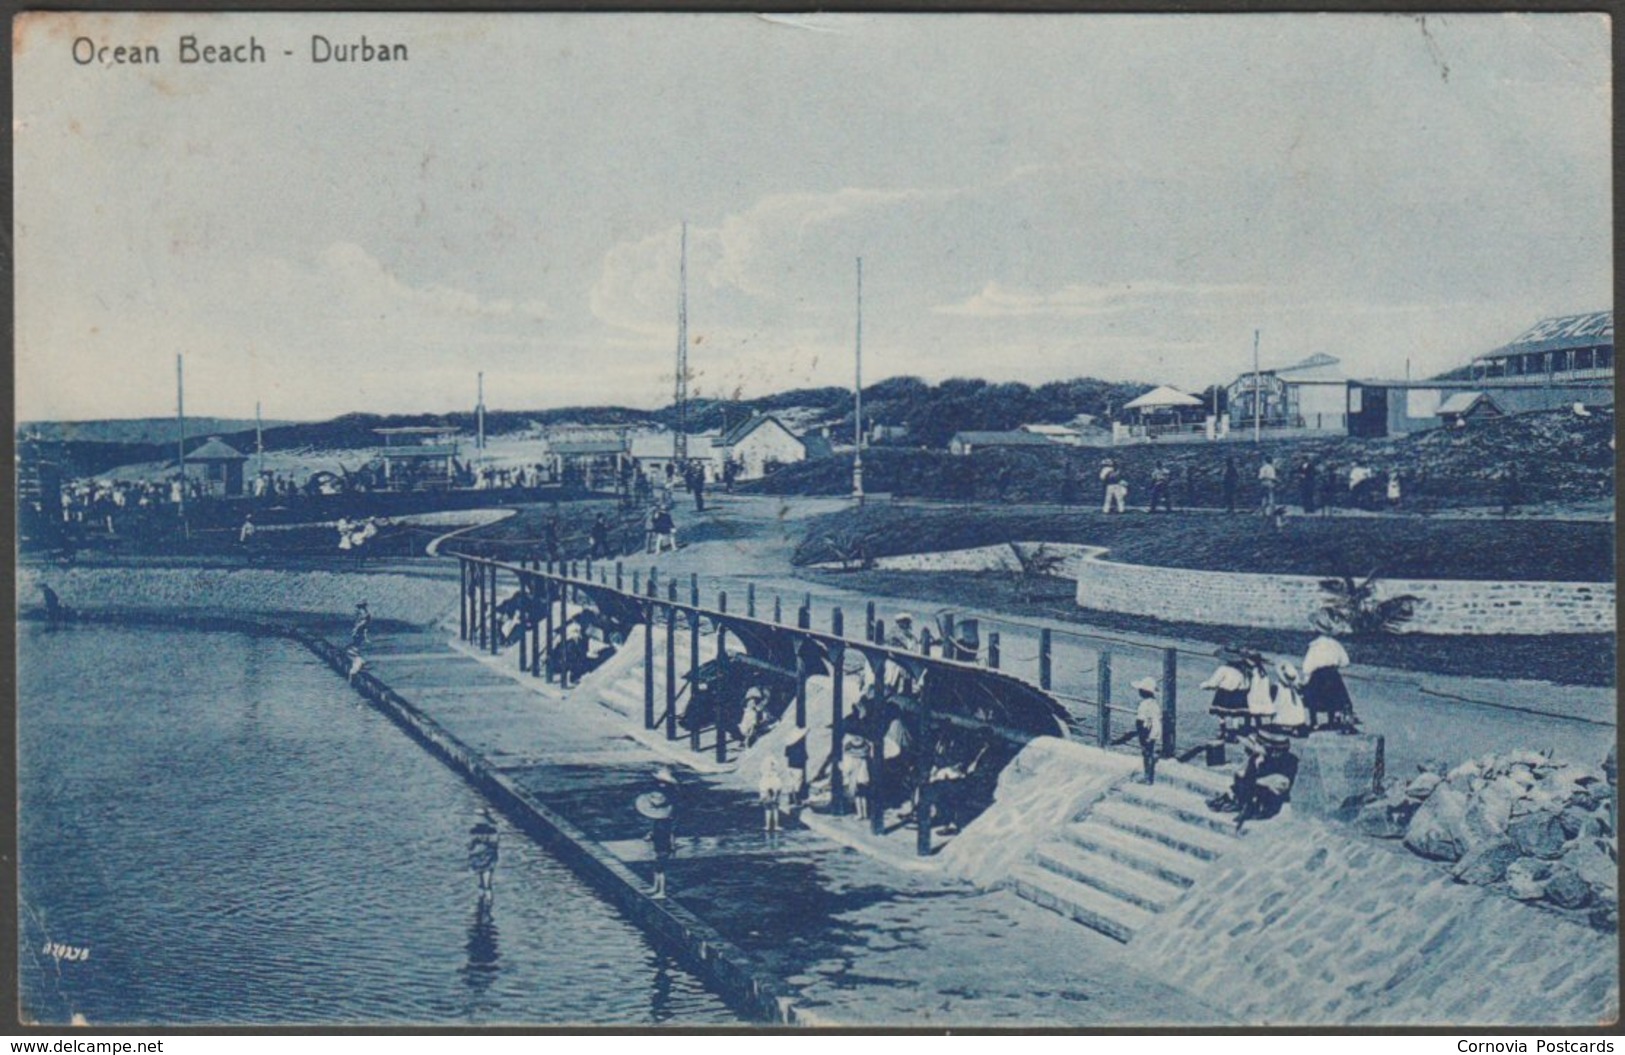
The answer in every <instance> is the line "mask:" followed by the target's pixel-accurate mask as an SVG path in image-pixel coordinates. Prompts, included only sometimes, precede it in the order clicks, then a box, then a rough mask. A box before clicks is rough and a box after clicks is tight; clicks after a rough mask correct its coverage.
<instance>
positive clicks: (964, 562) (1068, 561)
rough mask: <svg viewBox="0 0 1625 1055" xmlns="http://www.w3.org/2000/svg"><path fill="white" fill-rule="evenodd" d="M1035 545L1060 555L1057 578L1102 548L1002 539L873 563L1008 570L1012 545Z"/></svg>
mask: <svg viewBox="0 0 1625 1055" xmlns="http://www.w3.org/2000/svg"><path fill="white" fill-rule="evenodd" d="M1039 546H1043V547H1044V548H1045V549H1047V550H1049V551H1050V552H1051V553H1056V554H1060V555H1061V556H1062V557H1064V558H1065V559H1064V561H1063V562H1062V564H1061V565H1060V566H1059V567H1058V568H1056V574H1057V575H1058V576H1059V577H1061V578H1066V579H1075V578H1077V575H1078V571H1079V569H1080V568H1081V567H1082V566H1083V563H1084V562H1085V561H1086V560H1088V559H1089V558H1090V557H1093V556H1096V555H1098V554H1101V553H1104V552H1106V551H1105V550H1103V549H1101V548H1100V547H1098V546H1080V545H1077V544H1075V543H1070V542H1006V543H1000V544H999V545H996V546H977V547H975V548H973V549H953V550H942V551H940V552H937V553H905V554H901V555H899V556H895V557H876V558H875V567H876V568H879V569H881V570H883V571H1008V572H1015V571H1017V570H1018V569H1019V568H1020V567H1021V562H1020V561H1019V560H1018V559H1017V558H1016V554H1015V549H1016V548H1017V547H1019V548H1020V549H1021V551H1022V553H1024V554H1030V553H1031V552H1032V551H1033V550H1035V549H1037V548H1038V547H1039Z"/></svg>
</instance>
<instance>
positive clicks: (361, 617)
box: [350, 601, 372, 648]
mask: <svg viewBox="0 0 1625 1055" xmlns="http://www.w3.org/2000/svg"><path fill="white" fill-rule="evenodd" d="M371 629H372V612H371V610H369V609H368V608H367V602H366V601H362V602H361V603H360V604H358V605H356V606H355V625H354V626H352V627H351V628H350V644H351V646H352V647H354V648H360V647H361V646H362V645H365V644H366V643H367V632H368V631H369V630H371Z"/></svg>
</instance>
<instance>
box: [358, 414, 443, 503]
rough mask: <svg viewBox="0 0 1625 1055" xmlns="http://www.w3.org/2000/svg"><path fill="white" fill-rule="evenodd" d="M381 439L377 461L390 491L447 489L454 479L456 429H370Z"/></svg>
mask: <svg viewBox="0 0 1625 1055" xmlns="http://www.w3.org/2000/svg"><path fill="white" fill-rule="evenodd" d="M372 431H373V432H374V433H376V434H377V435H379V436H382V437H383V438H384V448H383V450H381V451H379V452H378V458H379V460H380V461H381V462H383V465H384V479H383V486H384V487H385V488H387V489H389V490H392V491H417V490H442V491H443V490H447V489H449V488H450V487H451V486H452V484H453V483H455V482H456V479H457V429H455V428H450V427H445V426H439V425H404V426H399V427H396V428H387V429H373V430H372Z"/></svg>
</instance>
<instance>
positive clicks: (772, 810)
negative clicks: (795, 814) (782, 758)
mask: <svg viewBox="0 0 1625 1055" xmlns="http://www.w3.org/2000/svg"><path fill="white" fill-rule="evenodd" d="M756 795H757V802H758V803H759V804H760V805H761V807H762V831H764V832H767V833H768V834H770V835H771V834H772V833H774V832H776V831H778V830H779V808H780V807H781V806H782V805H783V802H784V774H783V773H782V772H781V771H780V770H779V760H778V757H777V756H776V755H771V754H770V755H768V756H767V760H766V761H765V762H763V763H762V775H761V778H760V779H758V780H757V782H756Z"/></svg>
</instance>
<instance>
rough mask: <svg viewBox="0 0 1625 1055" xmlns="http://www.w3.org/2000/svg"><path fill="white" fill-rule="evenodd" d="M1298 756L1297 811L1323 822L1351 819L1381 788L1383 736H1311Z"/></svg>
mask: <svg viewBox="0 0 1625 1055" xmlns="http://www.w3.org/2000/svg"><path fill="white" fill-rule="evenodd" d="M1297 753H1298V776H1297V779H1296V780H1295V781H1294V782H1293V784H1292V806H1293V809H1294V810H1297V811H1300V812H1302V813H1306V814H1308V815H1309V816H1312V817H1320V818H1322V819H1331V820H1352V819H1353V818H1354V817H1355V816H1356V815H1357V814H1358V813H1359V811H1360V808H1361V807H1362V806H1363V805H1365V804H1366V803H1367V802H1368V801H1369V800H1370V799H1371V797H1372V796H1373V795H1375V794H1377V793H1379V791H1380V789H1381V782H1382V776H1383V739H1382V737H1381V736H1374V735H1370V734H1365V733H1361V734H1357V735H1354V736H1335V735H1317V736H1311V737H1309V738H1308V739H1307V740H1305V741H1303V743H1302V744H1301V745H1299V746H1298V747H1297Z"/></svg>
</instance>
